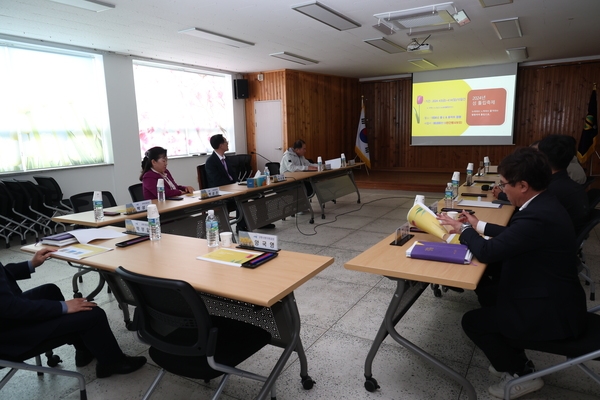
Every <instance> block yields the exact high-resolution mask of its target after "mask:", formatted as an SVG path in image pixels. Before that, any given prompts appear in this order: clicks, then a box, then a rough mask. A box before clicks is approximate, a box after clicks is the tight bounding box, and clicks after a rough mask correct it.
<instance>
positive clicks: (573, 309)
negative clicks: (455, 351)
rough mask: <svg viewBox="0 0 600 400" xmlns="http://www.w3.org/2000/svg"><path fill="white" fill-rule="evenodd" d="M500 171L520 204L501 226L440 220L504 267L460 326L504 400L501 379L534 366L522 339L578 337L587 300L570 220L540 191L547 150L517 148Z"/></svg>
mask: <svg viewBox="0 0 600 400" xmlns="http://www.w3.org/2000/svg"><path fill="white" fill-rule="evenodd" d="M498 173H499V174H500V181H501V182H500V185H501V186H503V189H504V192H505V193H506V194H507V196H508V199H509V201H510V202H511V203H512V204H513V205H514V206H515V207H519V212H517V213H515V214H514V215H513V216H512V218H511V220H510V222H509V224H508V225H507V226H506V227H504V226H500V225H495V224H490V223H485V222H483V221H479V220H478V219H477V218H476V217H475V216H471V215H470V214H468V213H463V214H462V217H461V219H462V221H454V220H452V219H450V218H448V217H446V216H441V217H440V219H441V220H442V223H443V224H445V225H451V226H452V228H453V229H452V231H453V232H455V233H458V232H460V241H461V243H464V244H466V245H467V246H468V247H469V249H470V250H471V251H472V252H473V255H475V257H477V259H479V260H480V261H482V262H485V263H494V262H496V263H500V265H501V269H500V274H499V277H498V278H499V279H498V288H497V301H496V304H495V305H492V306H489V307H483V308H480V309H477V310H472V311H469V312H467V313H466V314H465V315H464V316H463V320H462V326H463V329H464V331H465V333H466V334H467V336H469V338H471V340H473V342H475V344H476V345H477V346H478V347H479V348H480V349H482V350H483V352H484V353H485V355H486V356H487V357H488V359H489V360H490V362H491V364H492V365H491V367H490V372H492V373H494V374H496V375H498V376H502V380H501V382H500V383H499V384H496V385H492V386H490V388H489V391H490V393H491V394H492V395H494V396H496V397H499V398H502V397H503V395H504V387H505V385H506V382H508V381H509V380H511V379H514V378H515V377H517V376H522V375H525V374H528V373H531V372H533V371H534V366H533V363H532V362H531V360H528V358H527V356H526V355H525V351H524V349H525V344H524V342H526V341H529V342H531V341H547V340H560V339H569V338H574V337H577V336H578V335H579V334H580V333H581V332H583V330H584V329H585V320H586V300H585V294H584V291H583V288H582V287H581V284H580V282H579V279H578V276H577V268H576V264H575V258H574V254H575V231H574V229H573V224H572V223H571V220H570V218H569V215H568V213H567V212H566V210H565V209H564V207H562V206H561V204H560V203H559V202H558V200H557V199H556V197H555V196H554V195H552V194H551V193H548V192H547V191H546V190H545V189H546V187H547V186H548V184H549V182H550V178H551V171H550V166H549V165H548V161H547V158H546V156H544V155H543V154H542V153H541V152H539V151H537V150H535V149H532V148H522V149H519V150H516V151H515V152H514V153H513V154H511V155H509V156H508V157H506V158H505V159H504V160H502V162H501V163H500V165H499V166H498ZM480 233H483V234H485V235H486V236H491V237H492V238H491V239H489V240H486V239H484V238H483V237H482V236H481V235H480ZM543 384H544V383H543V381H542V380H541V379H539V378H538V379H534V380H531V381H529V382H527V383H524V384H522V385H518V386H517V387H514V388H513V390H512V391H511V398H517V397H520V396H522V395H524V394H526V393H530V392H533V391H535V390H538V389H540V388H541V387H542V386H543Z"/></svg>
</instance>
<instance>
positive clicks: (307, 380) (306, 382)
mask: <svg viewBox="0 0 600 400" xmlns="http://www.w3.org/2000/svg"><path fill="white" fill-rule="evenodd" d="M315 383H316V382H315V381H313V380H312V378H311V377H310V376H309V375H306V376H305V377H303V378H302V387H303V388H304V390H310V389H312V388H313V386H314V385H315Z"/></svg>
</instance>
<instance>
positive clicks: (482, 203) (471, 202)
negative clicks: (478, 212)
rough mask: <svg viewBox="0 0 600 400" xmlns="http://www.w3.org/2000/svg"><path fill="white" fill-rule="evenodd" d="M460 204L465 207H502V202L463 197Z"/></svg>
mask: <svg viewBox="0 0 600 400" xmlns="http://www.w3.org/2000/svg"><path fill="white" fill-rule="evenodd" d="M458 205H459V206H463V207H483V208H500V206H501V205H502V204H494V203H492V202H491V201H477V200H465V199H462V200H461V201H459V202H458Z"/></svg>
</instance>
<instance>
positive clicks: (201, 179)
mask: <svg viewBox="0 0 600 400" xmlns="http://www.w3.org/2000/svg"><path fill="white" fill-rule="evenodd" d="M196 172H197V173H198V189H206V188H208V176H207V175H206V166H205V164H200V165H198V166H197V167H196Z"/></svg>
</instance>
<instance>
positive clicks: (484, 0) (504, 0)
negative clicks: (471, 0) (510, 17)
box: [479, 0, 513, 8]
mask: <svg viewBox="0 0 600 400" xmlns="http://www.w3.org/2000/svg"><path fill="white" fill-rule="evenodd" d="M479 2H480V3H481V7H484V8H485V7H494V6H501V5H504V4H510V3H512V2H513V0H479Z"/></svg>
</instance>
